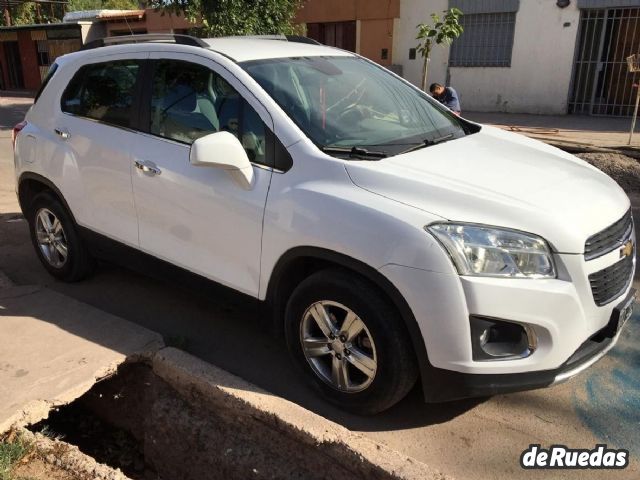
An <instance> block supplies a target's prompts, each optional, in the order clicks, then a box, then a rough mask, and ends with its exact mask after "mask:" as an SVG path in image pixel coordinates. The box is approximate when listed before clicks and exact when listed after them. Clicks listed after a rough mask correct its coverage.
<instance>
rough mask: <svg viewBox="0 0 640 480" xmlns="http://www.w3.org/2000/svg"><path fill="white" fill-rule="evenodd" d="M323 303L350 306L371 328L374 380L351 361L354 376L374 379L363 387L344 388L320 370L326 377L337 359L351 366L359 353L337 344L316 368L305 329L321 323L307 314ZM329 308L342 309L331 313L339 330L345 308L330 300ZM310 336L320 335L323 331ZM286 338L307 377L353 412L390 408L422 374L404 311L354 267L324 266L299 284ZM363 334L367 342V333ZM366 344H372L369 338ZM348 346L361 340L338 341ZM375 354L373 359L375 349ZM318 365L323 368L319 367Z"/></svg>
mask: <svg viewBox="0 0 640 480" xmlns="http://www.w3.org/2000/svg"><path fill="white" fill-rule="evenodd" d="M321 301H329V302H334V303H337V304H340V305H341V306H344V307H347V308H348V309H350V310H351V311H352V312H353V313H355V314H356V315H357V316H358V317H359V318H360V319H361V320H362V322H363V323H364V325H365V326H366V333H363V334H362V335H364V336H365V340H366V336H370V339H371V340H372V341H373V342H372V343H373V345H374V346H375V357H376V358H375V360H376V361H375V364H376V369H375V375H374V376H373V380H371V379H370V378H369V379H368V380H367V379H366V377H368V376H367V375H364V376H362V375H361V372H359V371H358V370H354V368H355V366H354V365H353V364H349V365H348V370H349V371H350V372H351V374H353V375H355V376H356V377H357V376H358V375H360V379H363V378H364V379H365V381H364V382H362V383H363V384H366V382H367V381H369V382H370V383H369V384H368V385H367V386H366V387H362V388H363V389H362V390H360V391H355V392H347V391H341V390H340V385H338V387H336V386H334V385H332V384H331V380H330V379H328V378H326V376H325V377H324V378H323V375H322V373H318V372H320V371H322V370H324V371H325V375H326V373H327V372H328V370H327V368H331V366H332V365H333V363H332V362H334V361H335V357H338V358H339V359H340V361H343V360H344V362H345V363H346V364H348V363H349V362H347V360H350V359H349V358H347V357H346V356H345V355H351V359H353V355H354V353H355V352H354V351H350V350H343V352H345V353H343V354H342V355H340V354H338V353H337V352H338V349H336V348H334V347H333V345H335V344H332V345H331V346H328V347H327V349H328V350H329V353H328V354H327V353H323V354H322V356H319V357H315V358H321V360H319V361H318V363H317V364H316V366H312V360H311V359H308V358H307V356H306V355H305V353H304V349H303V346H302V343H303V342H302V338H303V336H307V333H304V334H303V333H302V332H303V331H305V332H307V328H308V326H309V325H311V326H312V327H314V326H315V325H314V324H313V323H311V320H309V319H308V320H307V321H306V322H305V321H304V318H305V317H307V316H308V315H309V314H310V310H309V308H310V307H311V306H312V305H314V304H317V302H321ZM324 307H325V308H326V310H325V311H329V312H331V310H332V309H333V308H336V309H337V310H335V311H336V312H337V313H336V314H334V313H331V314H330V315H329V316H330V317H331V318H332V319H333V320H335V323H336V325H337V326H338V330H339V326H340V325H341V322H340V319H338V318H337V317H338V316H339V315H340V312H341V311H342V310H341V308H340V307H337V306H334V305H332V304H331V303H327V304H324ZM363 332H364V331H363ZM322 335H324V334H321V335H320V336H319V338H323V337H322ZM310 336H312V337H318V335H310ZM285 337H286V340H287V345H288V347H289V351H290V353H291V355H292V356H293V359H294V361H295V363H296V364H297V365H298V366H300V367H302V369H303V371H304V373H305V376H306V377H307V379H309V380H310V381H311V383H312V384H313V385H314V386H315V387H316V388H317V389H318V390H319V391H320V392H321V394H322V395H323V396H324V397H325V398H326V399H327V400H328V401H330V402H331V403H333V404H335V405H337V406H339V407H340V408H341V409H343V410H347V411H349V412H352V413H356V414H361V415H371V414H375V413H379V412H381V411H383V410H386V409H388V408H389V407H391V406H392V405H394V404H396V403H397V402H399V401H400V400H402V399H403V398H404V397H405V396H406V395H407V393H408V392H409V390H411V388H412V387H413V385H414V384H415V382H416V379H417V377H418V368H417V365H416V359H415V354H414V352H413V348H412V345H411V341H410V338H409V334H408V332H407V329H406V327H405V325H404V323H403V321H402V319H401V318H400V315H399V313H398V312H397V310H396V309H395V308H394V307H393V305H391V304H390V302H389V301H388V300H387V299H386V297H385V296H384V295H383V294H382V292H381V291H380V290H379V289H378V288H377V287H376V286H375V285H373V284H372V283H370V282H369V281H367V280H366V279H364V278H362V277H360V276H358V275H355V274H352V273H350V272H348V271H343V270H340V269H327V270H322V271H320V272H317V273H314V274H313V275H311V276H309V277H308V278H306V279H305V280H304V281H303V282H301V283H300V284H299V285H298V287H297V288H296V289H295V290H294V292H293V294H292V295H291V297H290V298H289V301H288V302H287V306H286V312H285ZM325 337H326V335H325ZM343 337H344V335H343ZM359 338H360V340H362V337H359ZM335 341H337V340H334V342H335ZM349 345H351V347H349ZM366 345H370V342H369V341H368V340H367V343H366ZM366 345H365V348H366ZM344 346H347V347H348V348H354V350H355V348H357V347H356V345H355V344H353V345H352V344H345V343H342V344H339V345H338V347H339V348H343V347H344ZM322 348H324V347H322ZM369 352H370V353H371V355H370V356H371V357H373V356H374V354H373V349H372V350H369ZM324 362H328V363H327V365H329V367H326V365H325V364H324ZM318 364H320V367H318V366H317V365H318ZM323 367H324V368H323ZM369 377H370V376H369ZM334 383H335V382H334ZM356 383H357V382H356Z"/></svg>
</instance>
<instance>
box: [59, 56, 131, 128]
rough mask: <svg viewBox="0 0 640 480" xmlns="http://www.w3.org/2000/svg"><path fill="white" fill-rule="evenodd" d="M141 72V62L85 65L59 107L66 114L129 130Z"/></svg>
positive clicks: (70, 85) (66, 91)
mask: <svg viewBox="0 0 640 480" xmlns="http://www.w3.org/2000/svg"><path fill="white" fill-rule="evenodd" d="M139 72H140V62H139V61H138V60H118V61H113V62H106V63H97V64H92V65H85V66H84V67H82V68H80V70H78V71H77V72H76V74H75V75H74V76H73V78H72V79H71V82H69V85H68V86H67V88H66V89H65V91H64V93H63V95H62V99H61V105H60V107H61V108H62V111H63V112H65V113H70V114H72V115H77V116H81V117H86V118H91V119H93V120H99V121H101V122H104V123H108V124H110V125H115V126H121V127H129V126H130V123H131V118H132V104H133V98H134V92H135V87H136V82H137V79H138V74H139Z"/></svg>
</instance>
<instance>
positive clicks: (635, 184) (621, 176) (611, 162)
mask: <svg viewBox="0 0 640 480" xmlns="http://www.w3.org/2000/svg"><path fill="white" fill-rule="evenodd" d="M576 156H577V157H580V158H581V159H583V160H585V161H587V162H589V163H590V164H591V165H593V166H594V167H597V168H599V169H600V170H602V171H603V172H604V173H606V174H607V175H609V176H610V177H611V178H613V179H614V180H615V181H616V182H618V184H619V185H620V186H621V187H622V189H623V190H624V191H625V192H627V193H640V162H639V161H638V160H636V159H634V158H631V157H627V156H626V155H621V154H619V153H578V154H577V155H576Z"/></svg>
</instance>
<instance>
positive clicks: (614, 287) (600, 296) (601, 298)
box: [589, 250, 635, 307]
mask: <svg viewBox="0 0 640 480" xmlns="http://www.w3.org/2000/svg"><path fill="white" fill-rule="evenodd" d="M634 255H635V250H634V252H633V254H631V255H628V256H626V257H624V258H623V259H622V260H620V261H618V262H616V263H614V264H613V265H611V266H610V267H607V268H605V269H604V270H600V271H599V272H595V273H592V274H591V275H589V283H590V284H591V293H592V294H593V300H594V301H595V302H596V305H598V306H599V307H601V306H602V305H606V304H607V303H609V302H611V301H612V300H613V299H615V298H617V297H619V296H620V295H622V293H623V292H624V291H625V290H626V289H627V287H628V286H629V283H631V276H632V274H633V256H634Z"/></svg>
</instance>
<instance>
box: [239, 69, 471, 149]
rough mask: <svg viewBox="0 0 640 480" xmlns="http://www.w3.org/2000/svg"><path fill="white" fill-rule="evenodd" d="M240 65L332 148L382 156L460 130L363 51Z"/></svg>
mask: <svg viewBox="0 0 640 480" xmlns="http://www.w3.org/2000/svg"><path fill="white" fill-rule="evenodd" d="M242 66H243V68H244V69H245V70H246V71H247V72H248V73H249V74H250V75H251V76H252V77H253V78H254V79H255V80H256V81H257V82H258V83H259V84H260V85H261V86H262V87H263V88H264V89H265V90H266V91H267V93H269V94H270V95H271V96H272V97H273V98H274V100H275V101H276V102H277V103H278V104H279V105H280V106H281V107H282V108H283V110H284V111H285V112H287V114H288V115H289V116H290V117H291V118H292V119H293V121H294V122H295V123H296V124H297V125H298V126H299V127H300V128H301V129H302V130H303V131H304V132H305V134H306V135H307V136H308V137H309V138H310V139H311V140H312V141H313V142H314V143H315V144H316V145H318V146H319V147H320V148H322V149H324V150H325V151H326V152H328V153H331V154H340V152H341V151H344V153H345V154H349V153H355V154H356V155H357V156H361V155H365V154H369V155H371V156H376V157H377V158H380V157H384V156H390V155H396V154H398V153H401V152H404V151H407V150H412V149H414V148H411V147H415V146H418V148H420V146H422V145H424V146H428V145H431V144H434V143H438V142H439V141H443V140H448V139H452V138H457V137H460V136H463V135H465V130H464V128H463V126H462V123H461V121H460V120H459V119H458V118H457V117H456V116H455V115H454V114H453V113H450V112H448V111H447V110H445V109H444V108H440V107H437V106H435V105H434V104H433V103H432V102H433V100H431V99H429V97H428V96H427V95H426V94H424V93H422V92H420V91H418V90H416V89H414V88H411V87H410V86H408V85H407V84H405V83H404V82H402V81H401V80H399V79H398V78H396V77H395V76H393V75H391V74H389V73H388V72H387V71H386V70H384V69H382V68H380V67H378V66H376V65H373V64H372V63H370V62H367V61H365V60H363V59H361V58H357V57H302V58H284V59H270V60H256V61H251V62H245V63H243V64H242ZM354 147H355V148H354Z"/></svg>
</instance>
